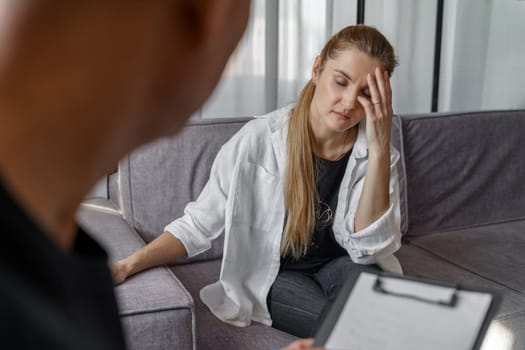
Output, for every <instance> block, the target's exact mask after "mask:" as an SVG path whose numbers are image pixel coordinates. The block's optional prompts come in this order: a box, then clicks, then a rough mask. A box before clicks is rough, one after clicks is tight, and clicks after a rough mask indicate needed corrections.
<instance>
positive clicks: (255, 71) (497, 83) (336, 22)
mask: <svg viewBox="0 0 525 350" xmlns="http://www.w3.org/2000/svg"><path fill="white" fill-rule="evenodd" d="M356 9H357V0H252V13H251V19H250V22H249V24H248V28H247V31H246V33H245V35H244V37H243V39H242V41H241V43H240V45H239V46H238V48H237V50H236V51H235V52H234V54H233V55H232V57H231V59H230V62H229V64H228V66H227V68H226V70H225V72H224V75H223V77H222V79H221V82H220V83H219V86H218V87H217V89H216V90H215V92H214V93H213V95H212V96H211V98H210V99H209V100H208V102H207V103H206V104H205V106H204V107H203V108H202V109H200V110H199V111H198V113H196V115H195V116H194V118H217V117H236V116H253V115H261V114H265V113H267V112H270V111H272V110H274V109H276V108H279V107H281V106H284V105H286V104H288V103H291V102H293V101H295V100H296V99H297V97H298V95H299V93H300V91H301V89H302V87H303V86H304V84H305V83H306V81H307V80H308V79H309V78H310V75H311V68H312V64H313V62H314V58H315V56H316V55H318V54H319V52H320V50H321V49H322V47H323V45H324V43H325V42H326V40H327V39H328V38H329V37H330V36H331V35H332V34H334V33H335V32H337V31H338V30H340V29H341V28H343V27H345V26H347V25H352V24H355V23H356V12H357V10H356ZM365 14H366V15H365V23H366V24H368V25H372V26H375V27H376V28H378V29H379V30H380V31H381V32H382V33H383V34H385V36H386V37H387V38H388V39H389V41H390V42H391V43H392V45H393V46H394V49H395V50H396V54H397V56H398V59H399V62H400V65H399V67H397V69H396V71H395V73H394V76H393V78H392V86H393V93H394V96H393V105H394V111H395V112H396V113H400V114H407V113H411V114H412V113H427V112H430V110H431V105H432V88H433V69H434V47H435V37H436V34H435V29H436V14H437V0H425V1H421V0H366V1H365ZM523 18H525V1H516V0H498V1H494V0H484V1H479V0H446V1H445V9H444V22H443V39H442V52H441V56H440V57H441V74H440V77H439V111H450V110H453V111H459V110H479V109H495V108H500V109H503V108H525V98H524V97H523V96H525V94H523V92H522V91H523V89H522V88H521V86H522V81H523V80H524V78H525V65H524V64H523V62H524V61H525V41H524V40H522V38H521V36H522V35H523V32H524V31H525V21H524V20H523Z"/></svg>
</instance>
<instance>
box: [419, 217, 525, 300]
mask: <svg viewBox="0 0 525 350" xmlns="http://www.w3.org/2000/svg"><path fill="white" fill-rule="evenodd" d="M410 242H411V244H413V245H415V246H418V247H420V248H421V249H424V250H426V251H428V252H431V253H432V254H434V255H436V256H439V257H440V258H441V259H443V260H445V261H447V262H449V263H451V264H454V265H456V266H459V267H461V268H462V269H464V270H466V271H469V272H471V273H473V274H476V275H478V276H481V277H483V278H486V279H487V280H490V281H494V282H495V283H497V284H499V285H502V286H505V287H507V288H509V289H512V290H515V291H516V292H518V293H522V294H523V295H525V278H524V276H523V275H522V274H521V273H517V271H523V268H524V267H525V220H520V221H513V222H506V223H500V224H494V225H487V226H479V227H475V228H469V229H463V230H457V231H448V232H441V233H436V234H433V235H428V236H425V237H418V238H417V239H415V238H414V239H411V240H410Z"/></svg>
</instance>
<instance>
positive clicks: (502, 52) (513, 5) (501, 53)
mask: <svg viewBox="0 0 525 350" xmlns="http://www.w3.org/2000/svg"><path fill="white" fill-rule="evenodd" d="M485 65H486V67H485V71H484V78H485V80H484V84H483V93H482V96H483V99H482V102H481V108H482V109H513V108H525V1H518V0H497V1H493V3H492V14H491V21H490V32H489V36H488V47H487V55H486V63H485Z"/></svg>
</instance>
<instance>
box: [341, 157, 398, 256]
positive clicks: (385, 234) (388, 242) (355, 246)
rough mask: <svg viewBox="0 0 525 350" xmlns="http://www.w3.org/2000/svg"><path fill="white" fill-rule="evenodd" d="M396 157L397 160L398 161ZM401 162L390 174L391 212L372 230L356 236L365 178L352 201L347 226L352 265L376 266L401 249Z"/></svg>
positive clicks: (393, 164)
mask: <svg viewBox="0 0 525 350" xmlns="http://www.w3.org/2000/svg"><path fill="white" fill-rule="evenodd" d="M395 158H396V157H394V160H397V159H395ZM396 163H397V161H393V162H392V165H391V171H390V185H389V189H390V206H389V208H388V210H387V211H386V212H385V213H384V214H383V215H382V216H381V217H380V218H379V219H377V220H376V221H375V222H373V223H372V224H371V225H369V226H368V227H366V228H364V229H362V230H359V231H357V232H354V218H355V210H356V208H357V203H358V201H359V196H360V194H361V190H362V187H363V182H364V178H363V179H361V180H360V181H359V182H358V183H357V184H356V186H358V187H359V190H357V191H354V198H351V202H352V203H351V214H350V215H349V216H348V220H347V222H346V223H345V228H346V235H345V238H344V240H343V246H344V247H345V248H346V250H347V251H348V254H349V255H350V257H351V258H352V261H354V262H356V263H359V264H373V263H376V262H377V260H378V259H379V258H381V257H385V256H388V255H391V254H393V253H394V252H395V251H397V250H398V249H399V248H400V247H401V230H400V225H401V215H400V207H399V206H400V205H399V182H398V176H397V170H396V167H395V165H396Z"/></svg>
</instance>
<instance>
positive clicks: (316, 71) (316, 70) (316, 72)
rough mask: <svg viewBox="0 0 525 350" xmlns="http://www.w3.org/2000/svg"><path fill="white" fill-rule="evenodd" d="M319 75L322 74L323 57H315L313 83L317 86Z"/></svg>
mask: <svg viewBox="0 0 525 350" xmlns="http://www.w3.org/2000/svg"><path fill="white" fill-rule="evenodd" d="M319 74H321V57H320V56H317V57H315V61H314V65H313V67H312V83H313V84H314V85H316V84H317V79H319Z"/></svg>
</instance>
